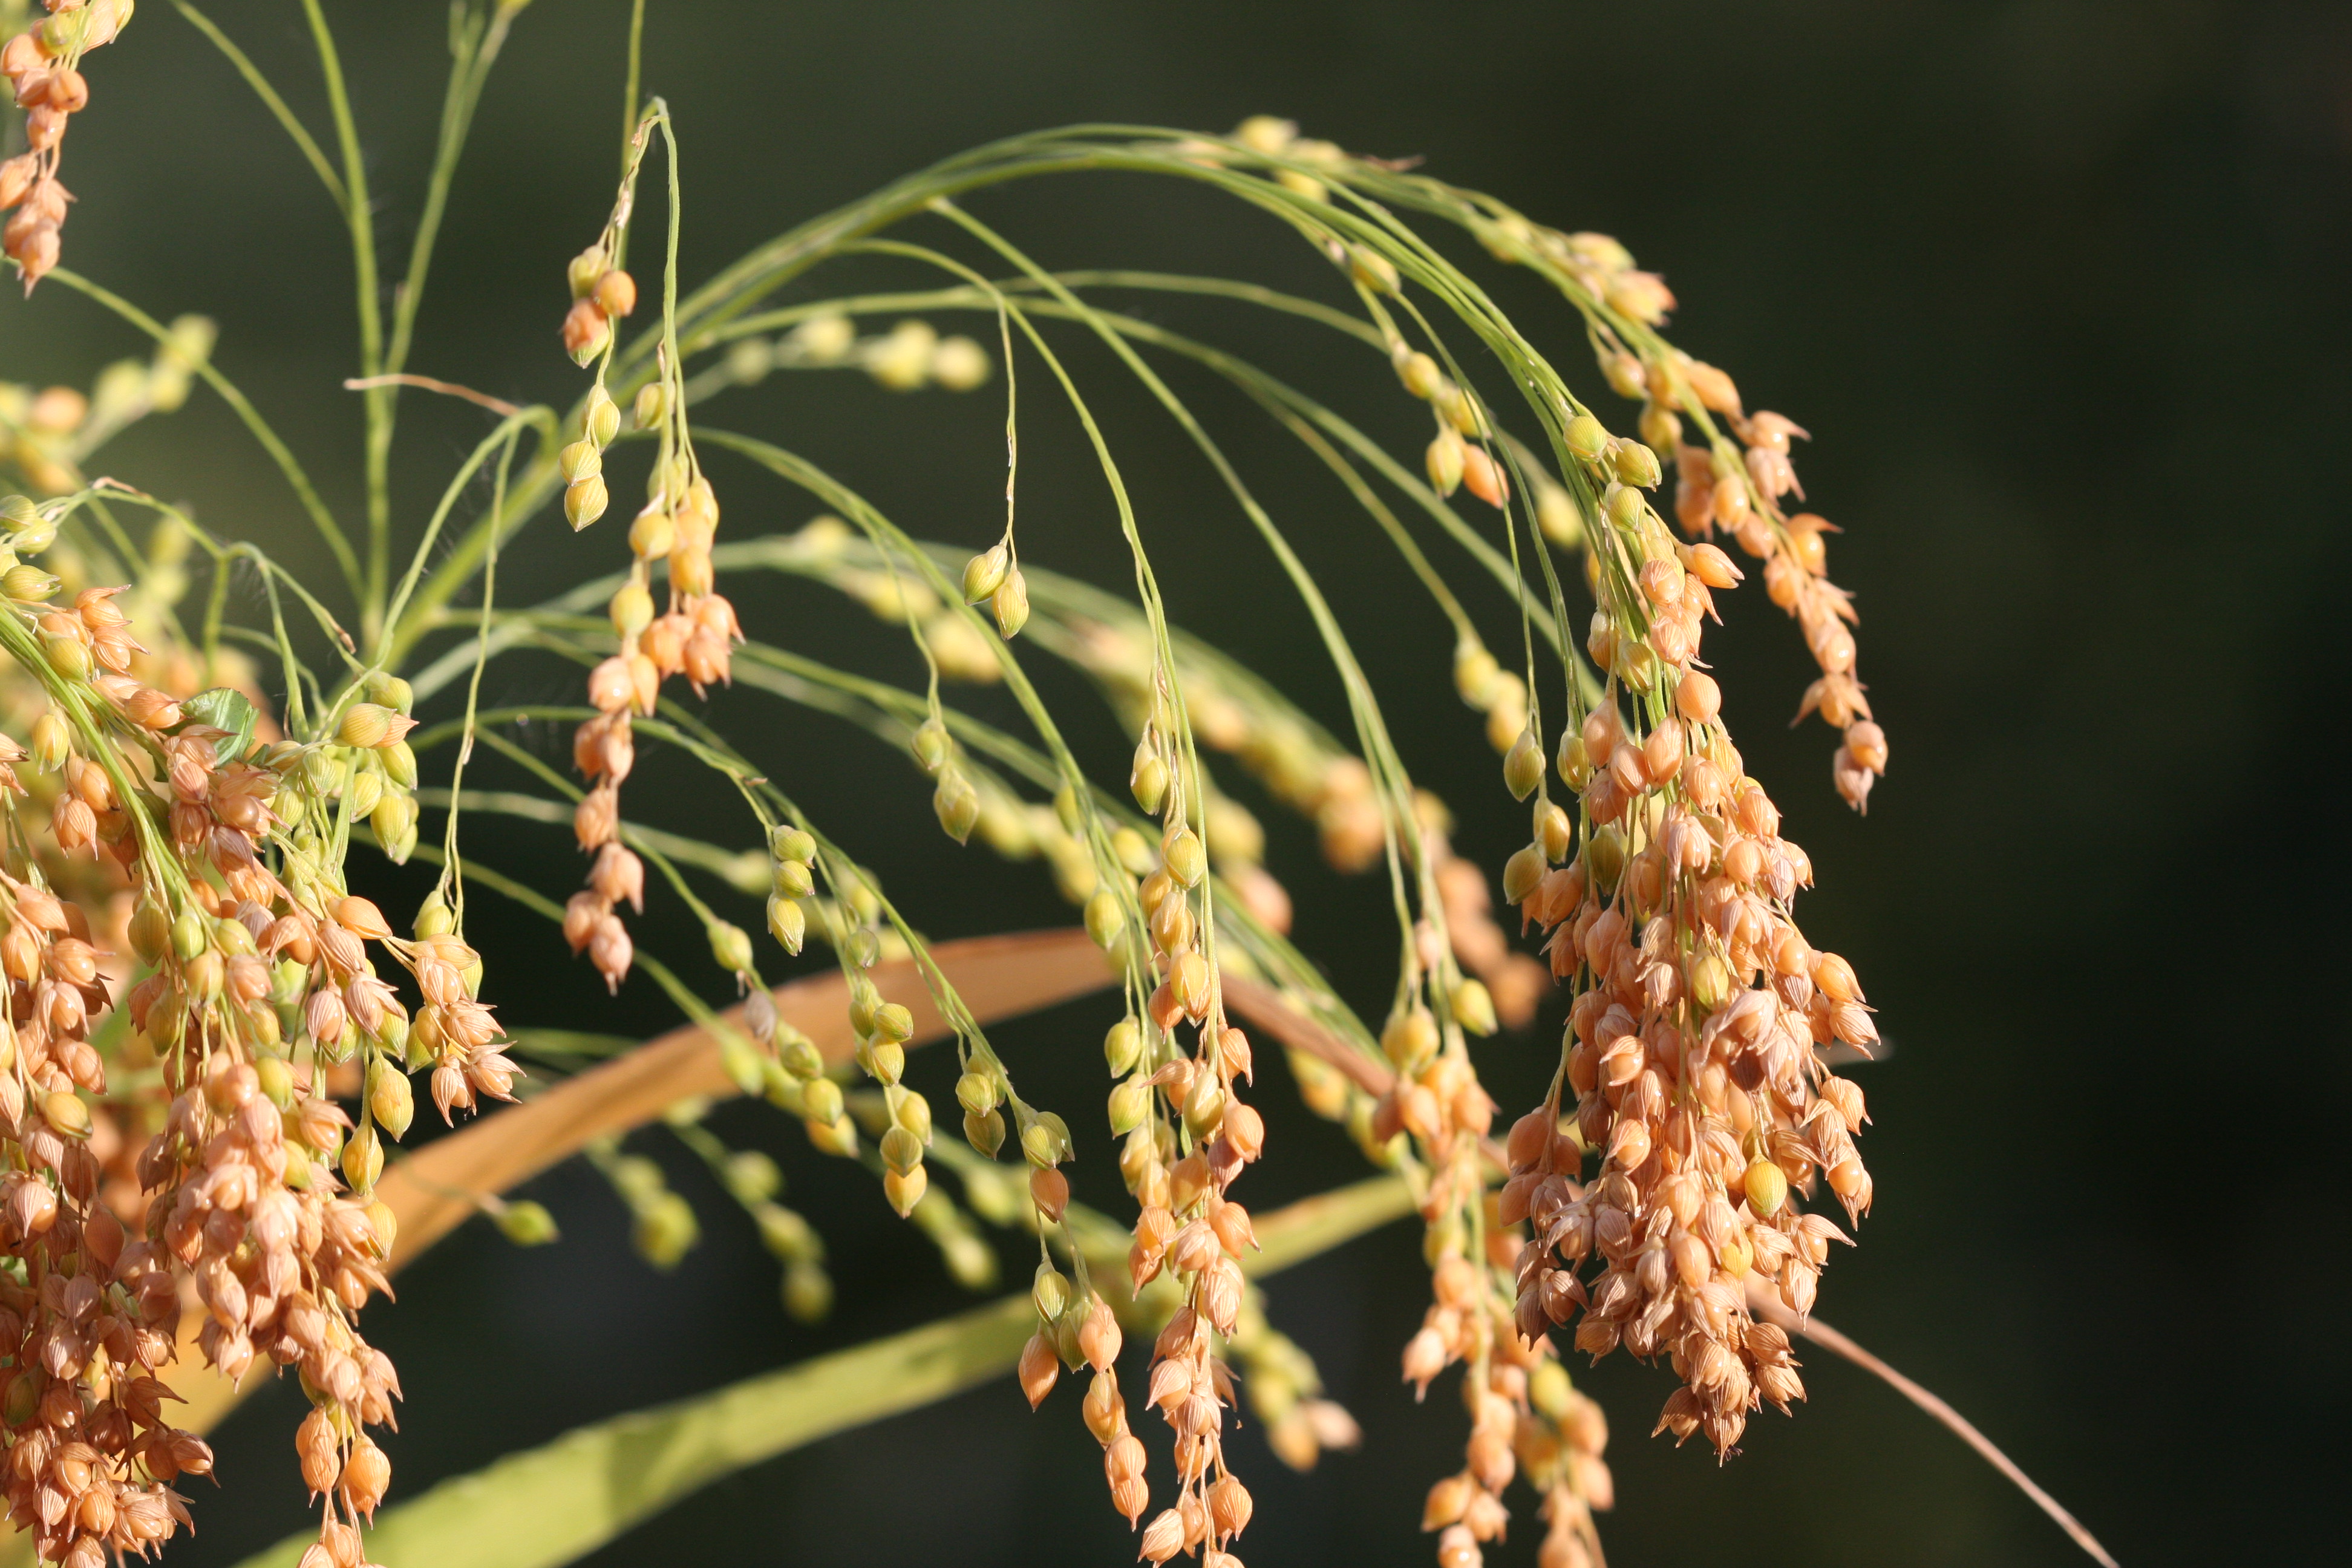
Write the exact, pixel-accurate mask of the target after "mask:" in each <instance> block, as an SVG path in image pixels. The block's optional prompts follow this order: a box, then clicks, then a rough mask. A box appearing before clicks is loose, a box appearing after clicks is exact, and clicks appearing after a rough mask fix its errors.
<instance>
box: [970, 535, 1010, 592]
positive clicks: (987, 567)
mask: <svg viewBox="0 0 2352 1568" xmlns="http://www.w3.org/2000/svg"><path fill="white" fill-rule="evenodd" d="M1012 570H1013V552H1012V551H1011V550H1009V549H1007V548H1006V547H1005V546H1003V545H1002V544H992V545H990V546H989V547H988V548H987V549H986V550H983V551H982V552H980V553H979V554H977V555H975V556H973V557H972V558H971V560H969V561H967V562H965V563H963V602H964V603H965V604H967V605H977V604H979V603H980V602H981V601H982V599H986V598H991V597H992V596H994V595H995V593H996V591H997V590H998V589H999V588H1002V587H1003V586H1004V579H1005V577H1006V575H1007V574H1009V573H1011V571H1012Z"/></svg>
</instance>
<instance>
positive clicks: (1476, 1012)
mask: <svg viewBox="0 0 2352 1568" xmlns="http://www.w3.org/2000/svg"><path fill="white" fill-rule="evenodd" d="M1447 1005H1448V1006H1449V1008H1450V1009H1451V1011H1452V1012H1453V1014H1454V1022H1455V1023H1457V1024H1459V1025H1461V1026H1463V1027H1464V1028H1465V1029H1467V1030H1469V1031H1470V1032H1471V1033H1472V1034H1474V1035H1491V1034H1493V1033H1494V1032H1495V1030H1496V1027H1497V1025H1496V1018H1495V997H1494V994H1493V993H1491V992H1489V991H1488V990H1487V989H1486V982H1484V981H1482V980H1477V979H1465V980H1464V981H1463V982H1462V984H1459V985H1457V986H1455V987H1454V994H1453V995H1452V996H1451V997H1450V998H1449V999H1448V1004H1447Z"/></svg>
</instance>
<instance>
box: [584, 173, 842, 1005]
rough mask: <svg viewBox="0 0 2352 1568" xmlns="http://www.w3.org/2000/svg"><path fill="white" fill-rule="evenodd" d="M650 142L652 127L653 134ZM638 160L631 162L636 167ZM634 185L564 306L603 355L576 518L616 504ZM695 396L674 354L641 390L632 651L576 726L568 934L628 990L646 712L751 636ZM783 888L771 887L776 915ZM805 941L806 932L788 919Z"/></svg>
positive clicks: (737, 949) (735, 945) (623, 615)
mask: <svg viewBox="0 0 2352 1568" xmlns="http://www.w3.org/2000/svg"><path fill="white" fill-rule="evenodd" d="M639 140H640V142H642V141H643V135H642V134H641V135H640V138H639ZM630 174H631V178H632V179H634V176H635V163H632V164H631V166H630ZM628 189H629V188H628V187H627V186H625V187H624V195H623V199H622V202H621V205H618V206H616V207H615V209H614V217H613V220H612V222H611V223H610V224H609V225H608V226H607V227H606V230H605V233H604V236H603V237H601V238H600V239H599V240H598V241H597V242H596V244H594V245H593V246H591V247H588V249H586V250H584V251H583V252H582V253H581V254H580V255H579V256H578V257H575V258H573V259H572V266H571V269H570V271H571V283H572V295H573V299H572V311H571V313H570V314H569V315H567V316H566V317H565V318H564V322H563V340H564V345H565V347H566V348H567V349H569V350H570V351H571V353H572V357H573V358H574V359H575V360H577V361H578V362H579V363H582V364H583V365H584V364H587V363H591V362H596V364H597V370H596V381H595V384H594V385H593V386H592V387H591V388H590V390H589V395H588V397H587V400H586V402H585V403H584V404H583V405H582V409H581V416H580V435H579V437H578V439H576V440H574V441H572V443H570V444H569V445H568V446H566V447H563V449H562V452H560V453H559V454H558V457H557V462H558V465H559V467H560V468H561V470H562V476H563V479H564V483H565V489H564V492H563V512H564V516H565V518H566V519H568V520H569V521H570V522H571V524H572V527H573V528H574V529H583V528H586V527H587V526H588V525H589V524H590V523H593V522H594V521H596V520H597V519H598V518H600V517H602V516H603V515H604V510H605V507H606V505H607V492H606V489H605V483H604V449H605V448H606V447H609V446H611V445H612V443H613V442H614V439H615V438H616V437H618V436H619V434H620V426H621V411H620V407H619V405H616V404H615V403H614V401H613V398H612V395H611V394H610V393H608V392H607V391H606V390H605V388H604V377H605V374H606V372H607V370H608V369H609V368H610V365H611V363H612V351H613V348H614V338H613V332H612V328H611V323H612V320H613V318H615V317H619V316H625V315H627V314H629V313H630V312H631V311H632V310H635V308H636V284H635V281H634V280H633V279H631V278H630V277H629V275H628V274H627V273H626V272H625V271H622V270H620V269H619V268H616V267H614V265H613V264H612V261H611V259H610V258H612V257H614V256H615V255H617V254H618V252H619V249H620V246H621V242H622V239H623V237H624V235H625V228H626V225H627V214H628V208H629V195H628ZM684 401H685V400H684V396H683V392H682V389H681V388H680V387H679V386H678V385H677V380H676V376H675V372H674V368H673V367H672V366H671V365H670V363H669V362H668V360H667V356H664V358H663V360H662V371H661V374H660V376H659V377H658V378H657V379H656V380H653V381H649V382H647V383H646V384H645V386H644V387H643V388H642V389H640V391H639V392H638V394H637V397H636V401H635V407H634V409H633V410H632V414H633V417H634V421H635V426H636V428H637V429H638V430H640V431H645V432H649V433H652V434H654V435H656V437H658V442H659V447H658V454H657V456H656V458H655V461H654V465H653V469H652V472H651V473H650V474H649V475H648V476H647V479H646V504H645V506H644V508H643V509H642V510H639V511H638V513H637V515H636V517H635V520H634V521H632V522H631V523H630V525H629V552H630V557H631V559H630V563H629V575H628V580H627V581H626V582H625V583H623V584H621V586H620V587H619V588H617V589H615V590H614V594H613V598H612V602H611V605H610V606H609V613H610V616H611V619H612V624H613V632H614V636H615V637H617V638H618V639H619V641H620V648H619V651H617V652H615V653H614V655H613V656H612V657H611V658H606V659H605V660H604V661H603V662H602V663H600V664H598V665H597V666H596V667H595V668H593V670H591V671H590V672H589V675H588V700H589V703H590V705H591V706H592V707H593V708H594V709H595V710H596V717H594V718H593V719H590V720H587V721H584V722H583V723H582V724H581V725H580V727H579V729H578V730H577V731H574V732H573V735H572V763H573V765H574V766H575V767H577V768H578V769H579V771H580V773H581V774H582V775H583V777H585V778H586V779H587V780H588V781H589V784H590V788H589V790H588V793H587V794H586V795H583V796H582V797H581V800H580V804H579V806H578V808H577V810H576V811H575V812H574V814H573V817H572V833H573V836H574V837H575V838H576V839H577V840H578V841H579V845H580V848H581V850H582V852H583V853H584V854H589V855H593V856H594V857H595V859H594V861H593V863H592V865H591V866H590V868H589V871H588V885H587V886H586V887H585V888H583V889H582V890H581V891H579V892H576V893H574V894H572V899H571V901H570V902H569V903H568V904H567V905H566V906H565V908H564V912H563V935H564V940H565V941H567V942H570V943H571V945H572V952H583V951H585V952H587V954H588V957H589V961H590V962H591V963H593V964H594V965H595V966H596V970H597V973H600V974H602V975H603V976H604V983H605V984H606V985H607V986H608V987H610V988H611V989H613V990H614V991H618V990H619V989H620V984H621V982H622V981H623V980H624V979H625V978H626V977H627V975H628V973H629V967H630V965H631V963H634V962H635V956H636V946H635V942H634V941H633V939H632V938H631V937H630V935H629V931H628V927H627V926H626V925H625V923H624V922H623V921H622V920H621V917H620V913H619V907H620V905H621V904H623V903H626V904H628V905H629V907H630V908H631V909H633V910H637V911H639V912H640V913H642V912H643V911H644V909H645V886H646V868H645V862H644V861H643V860H642V859H641V858H639V857H638V856H637V854H636V853H635V851H634V850H632V849H630V848H629V847H627V846H625V845H624V844H623V843H622V842H621V794H620V792H621V784H622V783H623V781H625V779H627V777H628V776H629V773H630V771H631V770H632V769H633V768H634V767H635V764H636V737H635V725H634V722H633V721H632V717H631V716H632V715H633V714H642V715H650V714H652V713H653V711H654V710H655V708H656V704H658V702H659V701H660V699H661V686H662V682H663V681H665V680H667V679H669V678H670V677H672V676H676V675H683V676H685V677H686V679H687V681H688V684H689V685H691V686H692V687H693V688H694V690H695V693H696V695H697V696H699V695H701V694H702V693H703V692H704V691H705V690H706V689H708V688H709V687H711V686H714V685H722V684H725V683H727V682H728V681H729V680H730V679H731V675H732V672H731V669H730V664H731V660H732V657H733V652H734V647H735V645H736V644H737V643H739V642H740V641H741V640H742V639H743V629H742V626H740V623H739V622H738V621H737V620H736V617H735V606H734V605H732V604H731V603H730V602H729V600H728V599H727V597H726V596H725V595H721V594H719V593H718V592H717V591H716V583H715V579H714V575H713V572H712V568H711V561H710V548H711V543H712V541H713V539H714V537H715V536H716V534H717V532H718V529H719V498H718V496H717V495H716V494H715V493H714V492H713V491H712V489H711V488H710V481H709V479H705V478H703V476H702V470H701V466H700V464H699V463H698V462H697V461H696V459H695V455H694V446H693V442H692V440H691V438H690V437H689V436H688V432H687V426H686V419H685V411H684ZM656 562H663V563H667V573H668V590H669V591H668V602H667V605H665V607H664V608H663V611H662V613H661V614H660V615H658V616H656V614H655V613H654V596H653V589H652V586H651V584H652V580H653V567H654V563H656ZM776 910H777V902H776V901H775V900H771V903H770V919H771V923H772V924H774V922H775V918H776ZM708 935H709V941H710V947H711V952H712V955H713V956H714V957H715V958H716V959H717V960H718V962H719V964H720V966H721V967H723V968H725V969H727V970H728V971H730V973H734V974H736V975H738V976H739V977H740V978H741V980H742V982H743V984H751V978H752V976H751V939H750V938H749V937H748V936H746V935H745V934H744V933H743V931H741V929H740V928H739V927H737V926H734V925H732V924H730V923H728V922H727V921H719V920H715V919H714V920H712V921H709V931H708ZM777 937H778V940H779V941H782V942H784V944H785V946H787V947H788V948H790V949H791V950H792V951H793V952H798V951H799V935H798V931H797V930H793V931H791V933H790V935H789V937H788V936H787V931H786V930H785V929H781V928H780V929H778V931H777Z"/></svg>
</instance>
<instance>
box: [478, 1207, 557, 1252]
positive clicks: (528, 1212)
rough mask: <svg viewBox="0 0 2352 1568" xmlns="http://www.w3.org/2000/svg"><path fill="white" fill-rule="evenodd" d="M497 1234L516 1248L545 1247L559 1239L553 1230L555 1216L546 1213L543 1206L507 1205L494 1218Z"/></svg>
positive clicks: (554, 1229)
mask: <svg viewBox="0 0 2352 1568" xmlns="http://www.w3.org/2000/svg"><path fill="white" fill-rule="evenodd" d="M494 1217H495V1218H496V1220H497V1223H498V1227H499V1232H500V1233H501V1234H502V1235H504V1236H505V1237H506V1238H507V1239H508V1240H509V1241H511V1242H513V1243H514V1244H515V1245H516V1246H517V1247H545V1246H546V1245H548V1244H549V1243H550V1242H552V1241H557V1240H560V1239H561V1236H560V1235H559V1233H558V1232H557V1230H556V1228H555V1216H554V1215H551V1214H550V1213H548V1212H547V1206H546V1205H544V1204H536V1203H531V1202H530V1201H529V1200H525V1201H524V1202H521V1203H513V1204H507V1205H504V1206H502V1207H500V1208H499V1211H498V1212H497V1214H496V1215H495V1216H494Z"/></svg>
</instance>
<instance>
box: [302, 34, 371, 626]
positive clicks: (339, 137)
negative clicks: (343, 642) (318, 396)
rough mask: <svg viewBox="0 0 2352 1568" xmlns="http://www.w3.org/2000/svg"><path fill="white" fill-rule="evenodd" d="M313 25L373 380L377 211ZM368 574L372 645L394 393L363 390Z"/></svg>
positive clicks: (327, 42) (331, 53)
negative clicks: (340, 161)
mask: <svg viewBox="0 0 2352 1568" xmlns="http://www.w3.org/2000/svg"><path fill="white" fill-rule="evenodd" d="M302 10H303V14H304V15H305V16H308V17H309V18H310V37H311V40H312V41H313V42H314V43H315V44H316V45H317V46H318V50H319V73H320V76H321V77H322V78H323V79H324V80H325V82H326V88H327V107H328V108H329V110H331V111H332V113H333V115H334V121H335V141H336V142H337V144H338V146H339V147H340V148H341V153H342V155H343V188H344V189H345V190H346V191H347V192H348V193H349V195H348V197H347V199H346V200H345V201H344V203H343V217H344V221H345V223H346V224H347V225H348V226H349V227H350V229H351V231H352V286H353V288H354V289H355V290H356V292H357V294H358V297H359V321H360V374H362V375H363V376H369V375H375V374H379V373H380V372H382V371H383V301H382V300H379V299H377V297H376V293H377V289H378V287H379V285H378V283H377V281H376V265H375V214H374V212H373V209H372V208H371V206H370V205H369V203H368V189H367V161H366V159H365V158H364V157H363V156H362V153H361V152H360V132H359V125H358V123H357V122H356V121H354V120H353V119H352V100H351V94H350V92H349V90H348V89H346V88H345V87H344V85H343V62H342V58H341V56H340V55H338V54H337V53H336V52H335V36H334V34H333V32H332V31H331V30H330V29H329V27H328V26H327V16H326V13H325V12H324V11H323V10H321V9H320V4H319V0H302ZM391 454H392V388H390V387H388V386H379V387H372V388H370V389H369V391H368V393H367V573H366V577H365V586H364V588H363V589H362V592H361V595H360V635H361V637H362V638H363V639H365V640H366V641H368V642H371V643H373V641H375V637H376V628H377V626H379V625H380V624H381V623H382V621H383V593H384V585H385V584H386V582H387V581H388V580H389V579H390V577H391V575H392V492H391V489H390V479H389V474H390V459H391Z"/></svg>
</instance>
